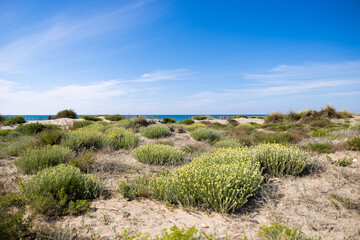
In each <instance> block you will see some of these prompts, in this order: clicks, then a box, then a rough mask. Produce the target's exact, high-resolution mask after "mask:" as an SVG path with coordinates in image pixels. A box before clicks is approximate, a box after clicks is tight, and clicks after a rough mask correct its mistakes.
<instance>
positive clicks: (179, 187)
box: [150, 148, 263, 212]
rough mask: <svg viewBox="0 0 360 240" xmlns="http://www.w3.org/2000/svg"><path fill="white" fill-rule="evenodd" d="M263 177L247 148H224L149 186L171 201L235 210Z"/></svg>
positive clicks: (187, 204) (157, 178)
mask: <svg viewBox="0 0 360 240" xmlns="http://www.w3.org/2000/svg"><path fill="white" fill-rule="evenodd" d="M262 180H263V177H262V175H261V170H260V164H259V163H258V162H257V161H256V159H255V158H254V156H253V155H252V154H251V151H249V149H248V148H234V149H232V148H223V149H218V150H216V151H215V152H213V153H205V154H203V155H202V156H201V157H199V158H196V159H194V160H193V161H192V162H191V163H189V164H187V165H185V166H184V167H182V168H181V169H179V170H177V171H174V172H172V173H170V174H169V175H166V176H163V177H156V178H154V179H152V180H151V182H150V187H151V190H152V192H153V194H154V196H155V197H157V198H159V199H162V200H166V201H168V202H170V203H175V204H178V203H181V204H182V205H184V206H206V207H209V208H212V209H214V210H216V211H219V212H232V211H234V210H236V209H238V208H240V207H241V206H243V205H244V204H245V203H246V202H247V201H248V199H249V197H251V196H253V195H254V193H255V192H256V190H257V189H258V188H259V186H260V184H261V182H262Z"/></svg>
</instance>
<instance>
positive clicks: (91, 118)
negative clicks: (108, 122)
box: [80, 115, 102, 122]
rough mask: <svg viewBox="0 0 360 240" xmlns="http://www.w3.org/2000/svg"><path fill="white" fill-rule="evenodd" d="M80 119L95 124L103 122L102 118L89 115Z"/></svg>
mask: <svg viewBox="0 0 360 240" xmlns="http://www.w3.org/2000/svg"><path fill="white" fill-rule="evenodd" d="M80 118H81V119H84V120H87V121H94V122H97V121H102V119H101V118H98V117H94V116H89V115H82V116H81V117H80Z"/></svg>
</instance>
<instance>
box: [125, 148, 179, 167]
mask: <svg viewBox="0 0 360 240" xmlns="http://www.w3.org/2000/svg"><path fill="white" fill-rule="evenodd" d="M132 155H133V156H134V157H135V158H136V159H137V160H138V161H139V162H142V163H146V164H154V165H168V164H176V163H179V162H182V161H183V158H184V155H185V153H184V152H183V151H182V150H180V149H177V148H175V147H173V146H169V145H164V144H146V145H142V146H140V147H138V148H136V149H134V150H133V151H132Z"/></svg>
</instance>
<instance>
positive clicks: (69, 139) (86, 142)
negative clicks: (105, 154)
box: [61, 128, 112, 152]
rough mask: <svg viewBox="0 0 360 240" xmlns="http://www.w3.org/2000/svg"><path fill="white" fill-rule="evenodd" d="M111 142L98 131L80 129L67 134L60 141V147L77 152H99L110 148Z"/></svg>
mask: <svg viewBox="0 0 360 240" xmlns="http://www.w3.org/2000/svg"><path fill="white" fill-rule="evenodd" d="M111 142H112V139H111V138H110V137H108V136H106V135H105V134H103V133H101V132H99V131H96V130H92V129H84V128H80V129H79V130H77V131H75V132H70V133H69V134H67V135H66V136H65V137H64V138H63V139H62V140H61V145H64V146H66V147H69V148H70V149H72V150H74V151H78V152H79V151H83V150H86V149H94V150H99V149H102V148H105V147H107V146H111Z"/></svg>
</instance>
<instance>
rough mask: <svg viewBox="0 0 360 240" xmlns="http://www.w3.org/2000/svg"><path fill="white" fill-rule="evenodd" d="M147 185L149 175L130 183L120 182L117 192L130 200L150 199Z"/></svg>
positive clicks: (139, 177)
mask: <svg viewBox="0 0 360 240" xmlns="http://www.w3.org/2000/svg"><path fill="white" fill-rule="evenodd" d="M149 183H150V175H143V176H138V177H136V178H134V179H133V180H131V181H120V183H119V191H120V193H121V194H122V195H123V196H124V197H126V198H128V199H130V200H135V199H138V198H142V197H150V196H151V194H152V193H151V191H150V186H149Z"/></svg>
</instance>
